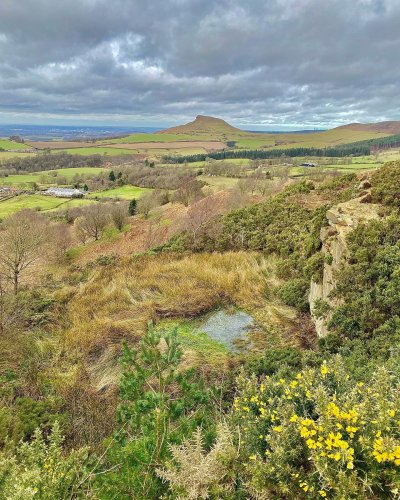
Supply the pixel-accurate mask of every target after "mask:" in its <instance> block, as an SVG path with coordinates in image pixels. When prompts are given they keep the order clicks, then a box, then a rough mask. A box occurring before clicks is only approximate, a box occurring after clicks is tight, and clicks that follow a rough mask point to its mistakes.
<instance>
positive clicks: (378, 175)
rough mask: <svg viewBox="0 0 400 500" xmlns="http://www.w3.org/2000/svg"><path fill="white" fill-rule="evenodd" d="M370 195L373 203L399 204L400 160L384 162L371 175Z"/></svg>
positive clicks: (397, 205) (396, 205)
mask: <svg viewBox="0 0 400 500" xmlns="http://www.w3.org/2000/svg"><path fill="white" fill-rule="evenodd" d="M371 184H372V188H371V196H372V201H373V202H374V203H382V204H383V205H390V206H394V207H399V206H400V161H393V162H390V163H386V164H385V165H384V166H383V167H381V168H379V169H378V170H375V172H374V173H373V174H372V176H371Z"/></svg>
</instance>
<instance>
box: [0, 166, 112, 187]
mask: <svg viewBox="0 0 400 500" xmlns="http://www.w3.org/2000/svg"><path fill="white" fill-rule="evenodd" d="M106 171H107V169H105V168H100V167H79V168H61V169H59V170H47V171H43V172H32V173H27V174H17V175H9V176H8V177H0V186H14V187H20V188H24V187H29V185H31V184H33V183H36V184H39V185H49V186H50V185H54V184H56V180H57V177H65V178H66V179H67V180H70V181H72V179H73V178H74V177H75V176H77V175H84V176H88V177H93V176H95V175H97V174H100V173H101V172H106Z"/></svg>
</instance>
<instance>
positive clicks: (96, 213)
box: [75, 203, 109, 242]
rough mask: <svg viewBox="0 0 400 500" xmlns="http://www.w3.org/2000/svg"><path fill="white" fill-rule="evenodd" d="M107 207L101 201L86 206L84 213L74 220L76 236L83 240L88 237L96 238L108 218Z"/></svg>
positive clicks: (98, 236)
mask: <svg viewBox="0 0 400 500" xmlns="http://www.w3.org/2000/svg"><path fill="white" fill-rule="evenodd" d="M108 215H109V214H108V213H107V208H106V207H105V206H103V205H102V204H101V203H95V204H93V205H91V206H90V207H88V208H87V209H86V210H85V212H84V215H82V216H81V217H78V219H76V221H75V228H76V231H77V235H78V238H79V239H80V240H81V241H82V242H84V240H85V241H86V240H87V239H89V238H93V239H94V240H96V241H97V240H98V239H99V238H100V237H101V235H102V233H103V231H104V228H105V227H106V225H107V222H108V220H109V218H108Z"/></svg>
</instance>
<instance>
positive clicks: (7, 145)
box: [0, 138, 29, 150]
mask: <svg viewBox="0 0 400 500" xmlns="http://www.w3.org/2000/svg"><path fill="white" fill-rule="evenodd" d="M27 148H29V146H28V145H27V144H21V143H19V142H14V141H10V140H9V139H1V138H0V149H11V150H16V149H27Z"/></svg>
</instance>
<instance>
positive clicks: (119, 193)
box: [87, 186, 152, 200]
mask: <svg viewBox="0 0 400 500" xmlns="http://www.w3.org/2000/svg"><path fill="white" fill-rule="evenodd" d="M150 191H152V189H147V188H141V187H138V186H121V187H116V188H114V189H106V190H105V191H97V192H95V193H90V194H89V195H88V196H87V197H88V198H99V199H101V198H119V199H122V200H132V199H133V198H135V199H137V198H140V197H141V196H143V194H144V193H148V192H150Z"/></svg>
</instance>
